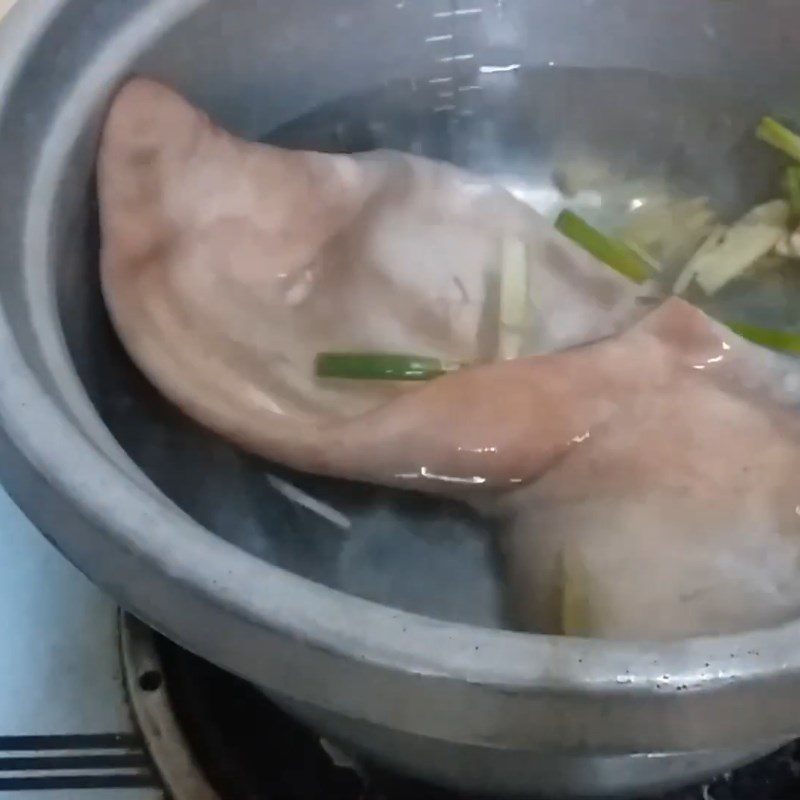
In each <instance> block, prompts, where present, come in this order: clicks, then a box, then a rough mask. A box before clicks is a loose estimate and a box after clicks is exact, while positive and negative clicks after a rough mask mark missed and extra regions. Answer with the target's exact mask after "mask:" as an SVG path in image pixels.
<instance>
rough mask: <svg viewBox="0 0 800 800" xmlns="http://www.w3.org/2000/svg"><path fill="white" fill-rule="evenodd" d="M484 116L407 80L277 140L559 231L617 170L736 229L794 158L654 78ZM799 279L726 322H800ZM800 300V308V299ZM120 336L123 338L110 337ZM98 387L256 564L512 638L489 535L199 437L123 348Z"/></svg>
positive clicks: (532, 99)
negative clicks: (588, 173)
mask: <svg viewBox="0 0 800 800" xmlns="http://www.w3.org/2000/svg"><path fill="white" fill-rule="evenodd" d="M500 77H501V79H502V80H499V81H498V83H497V85H496V89H492V88H491V87H490V86H485V87H483V89H482V90H481V91H482V92H483V93H482V94H481V96H480V97H479V98H478V100H477V101H475V102H474V103H473V104H472V105H471V107H470V109H469V110H470V114H468V115H465V114H461V113H459V112H458V110H457V109H456V110H453V109H449V110H448V109H445V110H435V109H434V108H433V107H432V105H431V102H430V97H429V95H428V94H426V93H425V92H422V91H420V89H419V86H420V85H424V84H425V83H426V82H425V81H424V80H422V81H400V82H396V83H393V84H391V85H388V86H384V87H381V88H379V89H376V90H375V91H374V92H371V93H369V94H367V95H360V96H357V97H349V98H344V99H342V100H340V101H338V102H336V103H333V104H331V105H327V106H325V107H323V108H320V109H318V110H317V111H315V112H313V113H311V114H308V115H306V116H304V117H302V118H300V119H297V120H295V121H293V122H292V123H290V124H288V125H285V126H283V127H282V128H281V129H279V130H277V131H274V132H272V133H271V134H269V135H268V136H267V137H266V140H267V141H270V142H273V143H276V144H280V145H282V146H289V147H297V148H304V149H320V150H326V151H338V152H353V151H364V150H372V149H376V148H382V147H386V148H395V149H400V150H406V151H410V152H414V153H418V154H421V155H426V156H430V157H434V158H441V159H446V160H450V161H453V162H455V163H457V164H459V165H462V166H465V167H467V168H470V169H473V170H476V171H479V172H483V173H488V174H492V175H494V176H496V177H497V179H498V180H499V181H501V182H502V183H504V184H505V185H506V186H508V187H509V189H511V190H512V191H513V192H514V193H515V194H516V195H517V196H518V197H521V198H523V199H524V200H526V201H527V202H530V203H531V204H532V205H534V206H535V207H537V208H538V209H539V210H540V211H541V212H542V213H544V214H546V215H553V214H554V213H555V212H556V211H557V210H558V209H559V208H560V207H561V206H562V205H563V199H562V198H561V196H560V194H559V192H558V190H557V188H556V187H555V185H554V184H553V180H552V176H553V172H554V170H555V169H556V167H558V166H559V165H560V164H564V163H569V161H570V160H571V159H573V158H578V157H592V158H601V159H603V160H604V162H605V163H607V164H608V165H609V167H610V169H611V170H612V171H613V173H614V174H619V175H620V180H621V181H622V180H628V179H631V178H638V177H657V178H659V179H662V180H664V181H666V182H667V183H668V184H669V185H672V186H674V187H675V188H676V191H681V192H683V193H687V194H689V195H693V194H702V195H708V196H709V197H710V198H711V199H712V202H713V203H714V205H715V207H716V208H718V209H719V210H720V212H721V213H722V214H723V215H725V216H733V215H735V214H737V213H738V212H740V211H742V210H744V209H745V208H747V207H749V206H751V205H752V204H753V203H754V202H757V201H759V200H762V199H767V198H769V197H771V196H773V195H774V194H775V187H776V186H777V176H778V174H779V166H780V165H779V160H778V159H776V158H775V156H774V155H773V154H772V153H770V152H769V151H768V150H767V149H766V148H763V147H761V146H759V145H758V143H756V142H755V140H754V139H753V136H752V130H753V127H754V123H755V121H756V120H757V119H758V116H759V114H760V113H762V112H763V111H764V109H757V108H751V107H748V106H745V105H740V104H737V103H734V102H730V101H728V100H725V99H724V98H722V97H721V96H720V95H719V93H717V92H712V91H711V90H710V89H709V88H708V87H701V86H698V85H695V84H690V83H681V82H678V81H675V80H673V79H667V78H663V77H657V76H654V75H651V74H645V73H634V72H620V71H582V70H569V69H549V70H544V71H534V72H517V73H515V74H513V75H510V76H509V75H506V76H500ZM796 290H797V280H796V279H793V278H792V277H791V276H775V277H773V278H770V279H769V280H759V281H755V282H753V281H749V282H742V283H740V284H737V285H735V286H732V287H731V288H730V289H729V290H726V291H725V292H723V294H722V295H721V296H720V298H719V299H718V300H717V301H715V307H718V309H722V310H724V311H728V310H730V309H736V310H737V312H741V313H746V314H748V315H749V316H750V317H751V318H752V319H753V321H755V322H762V323H763V322H765V321H769V322H771V323H772V324H777V323H785V322H786V321H787V320H788V319H791V320H792V321H794V319H795V318H796V316H791V313H792V312H791V309H792V308H793V307H796V304H795V300H793V299H792V297H793V295H792V292H795V291H796ZM798 297H800V294H795V295H794V298H795V299H796V298H798ZM104 335H105V336H107V337H108V338H109V340H111V339H112V338H113V334H112V333H111V331H110V327H109V326H108V325H107V323H105V328H104ZM91 369H92V370H94V371H95V374H94V375H92V376H91V378H92V380H91V381H90V382H89V385H90V386H92V393H93V395H94V398H95V402H96V403H97V405H98V408H99V409H100V411H101V413H102V415H103V417H104V419H105V421H106V423H107V424H108V426H109V428H110V429H111V430H112V432H113V433H114V434H115V435H116V436H117V438H118V439H119V441H120V442H121V443H122V445H123V446H124V447H125V448H126V449H127V451H128V452H129V453H130V454H131V456H132V457H133V458H134V459H135V460H136V462H137V463H138V464H139V465H140V466H141V467H142V469H144V471H145V472H146V473H147V474H148V475H149V476H150V477H151V478H152V479H153V481H154V482H155V483H156V485H157V486H158V487H159V488H160V489H161V490H162V491H163V492H164V493H165V494H166V495H167V496H168V497H169V498H170V499H171V500H173V501H174V502H175V503H176V504H177V505H179V506H180V507H181V508H182V509H184V510H185V511H186V512H187V513H188V514H190V515H191V516H192V517H194V518H195V519H196V520H198V521H199V522H200V523H201V524H203V525H204V526H206V527H207V528H209V529H211V530H213V531H215V532H216V533H218V534H219V535H221V536H223V537H225V538H226V539H228V540H230V541H231V542H233V543H234V544H236V545H238V546H240V547H242V548H244V549H245V550H247V551H249V552H250V553H252V554H254V555H256V556H258V557H260V558H263V559H265V560H267V561H270V562H272V563H275V564H277V565H280V566H281V567H284V568H286V569H288V570H291V571H293V572H296V573H297V574H299V575H302V576H304V577H307V578H309V579H312V580H315V581H319V582H321V583H323V584H325V585H327V586H330V587H333V588H337V589H341V590H343V591H346V592H349V593H352V594H355V595H358V596H361V597H364V598H368V599H371V600H376V601H378V602H381V603H385V604H388V605H392V606H396V607H398V608H403V609H406V610H411V611H416V612H419V613H424V614H428V615H431V616H434V617H438V618H442V619H448V620H460V621H465V622H470V623H474V624H481V625H487V626H499V627H503V626H506V625H508V624H509V622H508V620H506V618H505V615H504V613H503V592H502V588H501V587H502V577H501V576H502V570H501V569H500V567H499V565H498V563H497V556H496V550H495V547H494V542H493V537H492V531H491V530H490V526H489V524H488V523H487V522H486V521H484V520H482V519H480V518H479V517H478V516H477V515H476V514H475V513H474V512H472V511H469V510H467V509H466V508H464V507H461V506H459V505H458V504H455V503H451V502H447V501H443V500H434V499H430V498H423V497H419V496H415V495H412V494H410V493H407V492H401V491H396V490H390V489H385V488H379V487H371V486H361V485H355V484H351V483H344V482H340V481H334V480H328V479H322V478H317V477H313V476H305V475H298V474H293V473H289V472H288V471H286V470H284V469H275V468H272V467H271V466H270V465H267V464H265V463H263V462H261V461H260V460H258V459H255V458H252V457H250V456H248V455H245V454H242V453H241V452H239V451H237V450H236V449H235V448H233V447H232V446H230V445H228V444H227V443H225V442H223V441H221V440H220V439H218V438H216V437H214V436H212V435H210V434H207V433H206V432H204V431H202V430H200V429H199V428H197V427H196V426H195V425H193V424H192V423H191V422H190V421H188V420H187V419H185V418H184V417H183V416H182V415H180V414H179V413H178V412H177V411H175V410H174V409H172V408H170V407H169V406H168V404H167V403H165V402H164V401H163V400H161V399H160V398H159V397H157V396H156V394H155V392H154V391H153V390H152V389H151V388H150V387H149V386H148V385H147V384H146V382H145V381H144V379H143V378H142V377H141V376H140V375H139V374H138V373H137V372H136V370H135V369H134V368H133V367H132V366H131V365H130V362H129V361H128V360H127V358H126V357H125V355H124V354H123V353H122V350H121V348H119V346H118V345H116V343H114V344H113V345H112V347H111V348H109V349H108V350H105V349H104V350H102V351H101V352H100V353H99V354H98V359H97V363H95V364H93V365H92V367H91Z"/></svg>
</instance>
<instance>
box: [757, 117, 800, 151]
mask: <svg viewBox="0 0 800 800" xmlns="http://www.w3.org/2000/svg"><path fill="white" fill-rule="evenodd" d="M756 138H758V139H760V140H761V141H762V142H766V143H767V144H769V145H772V146H773V147H774V148H775V149H776V150H780V151H781V152H782V153H786V155H787V156H789V157H790V158H793V159H795V161H800V136H798V135H797V134H796V133H795V132H794V131H791V130H789V128H787V127H786V126H785V125H782V124H781V123H780V122H778V120H776V119H774V118H773V117H764V118H763V119H762V120H761V122H760V123H759V124H758V127H757V128H756Z"/></svg>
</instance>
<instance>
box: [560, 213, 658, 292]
mask: <svg viewBox="0 0 800 800" xmlns="http://www.w3.org/2000/svg"><path fill="white" fill-rule="evenodd" d="M556 228H557V229H558V230H559V231H560V232H561V233H563V234H564V236H566V237H567V238H568V239H572V241H573V242H575V244H577V245H579V246H580V247H582V248H583V249H584V250H586V251H588V252H589V253H591V254H592V255H593V256H594V257H595V258H597V259H599V260H600V261H602V262H603V263H604V264H607V265H608V266H609V267H611V269H613V270H616V271H617V272H619V273H620V274H621V275H624V276H625V277H626V278H630V279H631V280H632V281H634V282H635V283H645V282H646V281H648V280H649V279H650V278H652V277H653V269H652V267H651V266H650V265H649V264H648V263H647V261H646V260H645V259H644V258H643V257H642V256H641V255H639V253H637V252H636V251H635V250H634V249H633V248H631V247H629V246H628V245H627V244H625V242H621V241H619V240H618V239H614V238H613V237H611V236H606V235H605V234H604V233H601V232H600V231H599V230H597V228H593V227H592V226H591V225H590V224H589V223H588V222H586V220H584V219H581V217H579V216H578V215H577V214H574V213H573V212H572V211H562V212H561V213H560V214H559V215H558V219H557V220H556Z"/></svg>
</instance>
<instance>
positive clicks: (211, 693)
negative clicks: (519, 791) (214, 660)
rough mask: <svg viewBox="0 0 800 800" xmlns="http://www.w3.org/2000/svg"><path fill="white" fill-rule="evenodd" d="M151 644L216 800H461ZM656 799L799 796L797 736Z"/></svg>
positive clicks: (789, 799)
mask: <svg viewBox="0 0 800 800" xmlns="http://www.w3.org/2000/svg"><path fill="white" fill-rule="evenodd" d="M159 649H160V651H161V655H162V658H163V663H164V672H165V677H166V681H167V687H168V689H169V691H170V696H171V699H172V703H173V706H174V710H175V714H176V716H177V718H178V720H179V722H180V723H181V725H182V727H183V731H184V734H185V736H186V738H187V739H188V741H189V744H190V745H191V747H192V748H193V750H194V753H195V755H196V757H197V761H198V763H199V764H200V765H201V766H202V768H203V769H204V771H205V773H206V776H207V777H208V779H209V781H210V782H211V783H212V785H213V786H214V788H215V790H216V791H217V793H218V794H219V795H220V797H221V798H223V800H318V799H319V800H322V799H323V798H324V800H407V799H408V798H414V800H459V798H460V800H466V798H463V796H457V795H454V794H453V793H451V792H446V791H444V790H441V789H436V788H432V787H429V786H424V785H422V784H419V783H416V782H414V781H409V780H404V779H400V778H397V777H394V776H391V775H388V774H385V773H383V772H381V771H380V770H375V771H369V770H368V773H369V777H368V778H362V777H361V776H359V775H358V774H357V773H356V772H354V771H353V770H351V769H346V768H340V767H336V766H335V765H334V764H333V761H332V760H331V758H330V757H329V755H328V754H327V753H326V752H325V751H324V750H323V748H322V746H321V745H320V742H319V739H318V738H317V737H316V736H314V734H312V733H310V732H309V731H308V730H307V729H306V728H304V727H303V726H302V725H300V724H298V723H297V722H295V721H294V720H293V719H291V718H290V717H287V716H286V715H285V714H284V713H283V712H282V711H279V710H278V709H277V708H276V707H275V706H273V705H272V704H271V703H270V702H269V701H268V700H267V699H266V697H264V695H263V694H261V692H259V691H258V690H257V689H254V688H253V687H252V686H250V685H248V684H247V683H245V682H243V681H240V680H239V679H237V678H235V677H233V676H232V675H229V674H227V673H225V672H223V671H222V670H219V669H217V668H216V667H213V666H212V665H210V664H208V663H207V662H205V661H202V660H201V659H199V658H197V657H195V656H193V655H191V654H190V653H187V652H186V651H184V650H182V649H180V648H179V647H177V646H176V645H174V644H172V643H170V642H167V641H166V640H159ZM473 800H474V799H473ZM647 800H656V799H655V798H648V799H647ZM659 800H800V740H798V742H795V743H794V744H792V745H790V746H789V747H786V748H784V749H783V750H780V751H779V752H777V753H775V754H773V755H771V756H769V757H767V758H764V759H762V760H761V761H758V762H756V763H755V764H752V765H750V766H748V767H744V768H742V769H740V770H737V771H735V772H733V773H730V774H729V775H726V776H725V777H722V778H720V779H718V780H716V781H714V782H713V783H711V784H709V785H706V786H699V787H693V788H691V789H684V790H681V791H677V792H673V793H671V794H669V795H667V796H665V797H663V798H659Z"/></svg>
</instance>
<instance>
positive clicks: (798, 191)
mask: <svg viewBox="0 0 800 800" xmlns="http://www.w3.org/2000/svg"><path fill="white" fill-rule="evenodd" d="M783 182H784V186H785V188H786V197H787V198H788V200H789V206H790V208H791V209H792V213H793V214H794V215H795V216H796V217H797V216H800V166H791V167H788V168H787V170H786V175H785V177H784V181H783Z"/></svg>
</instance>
